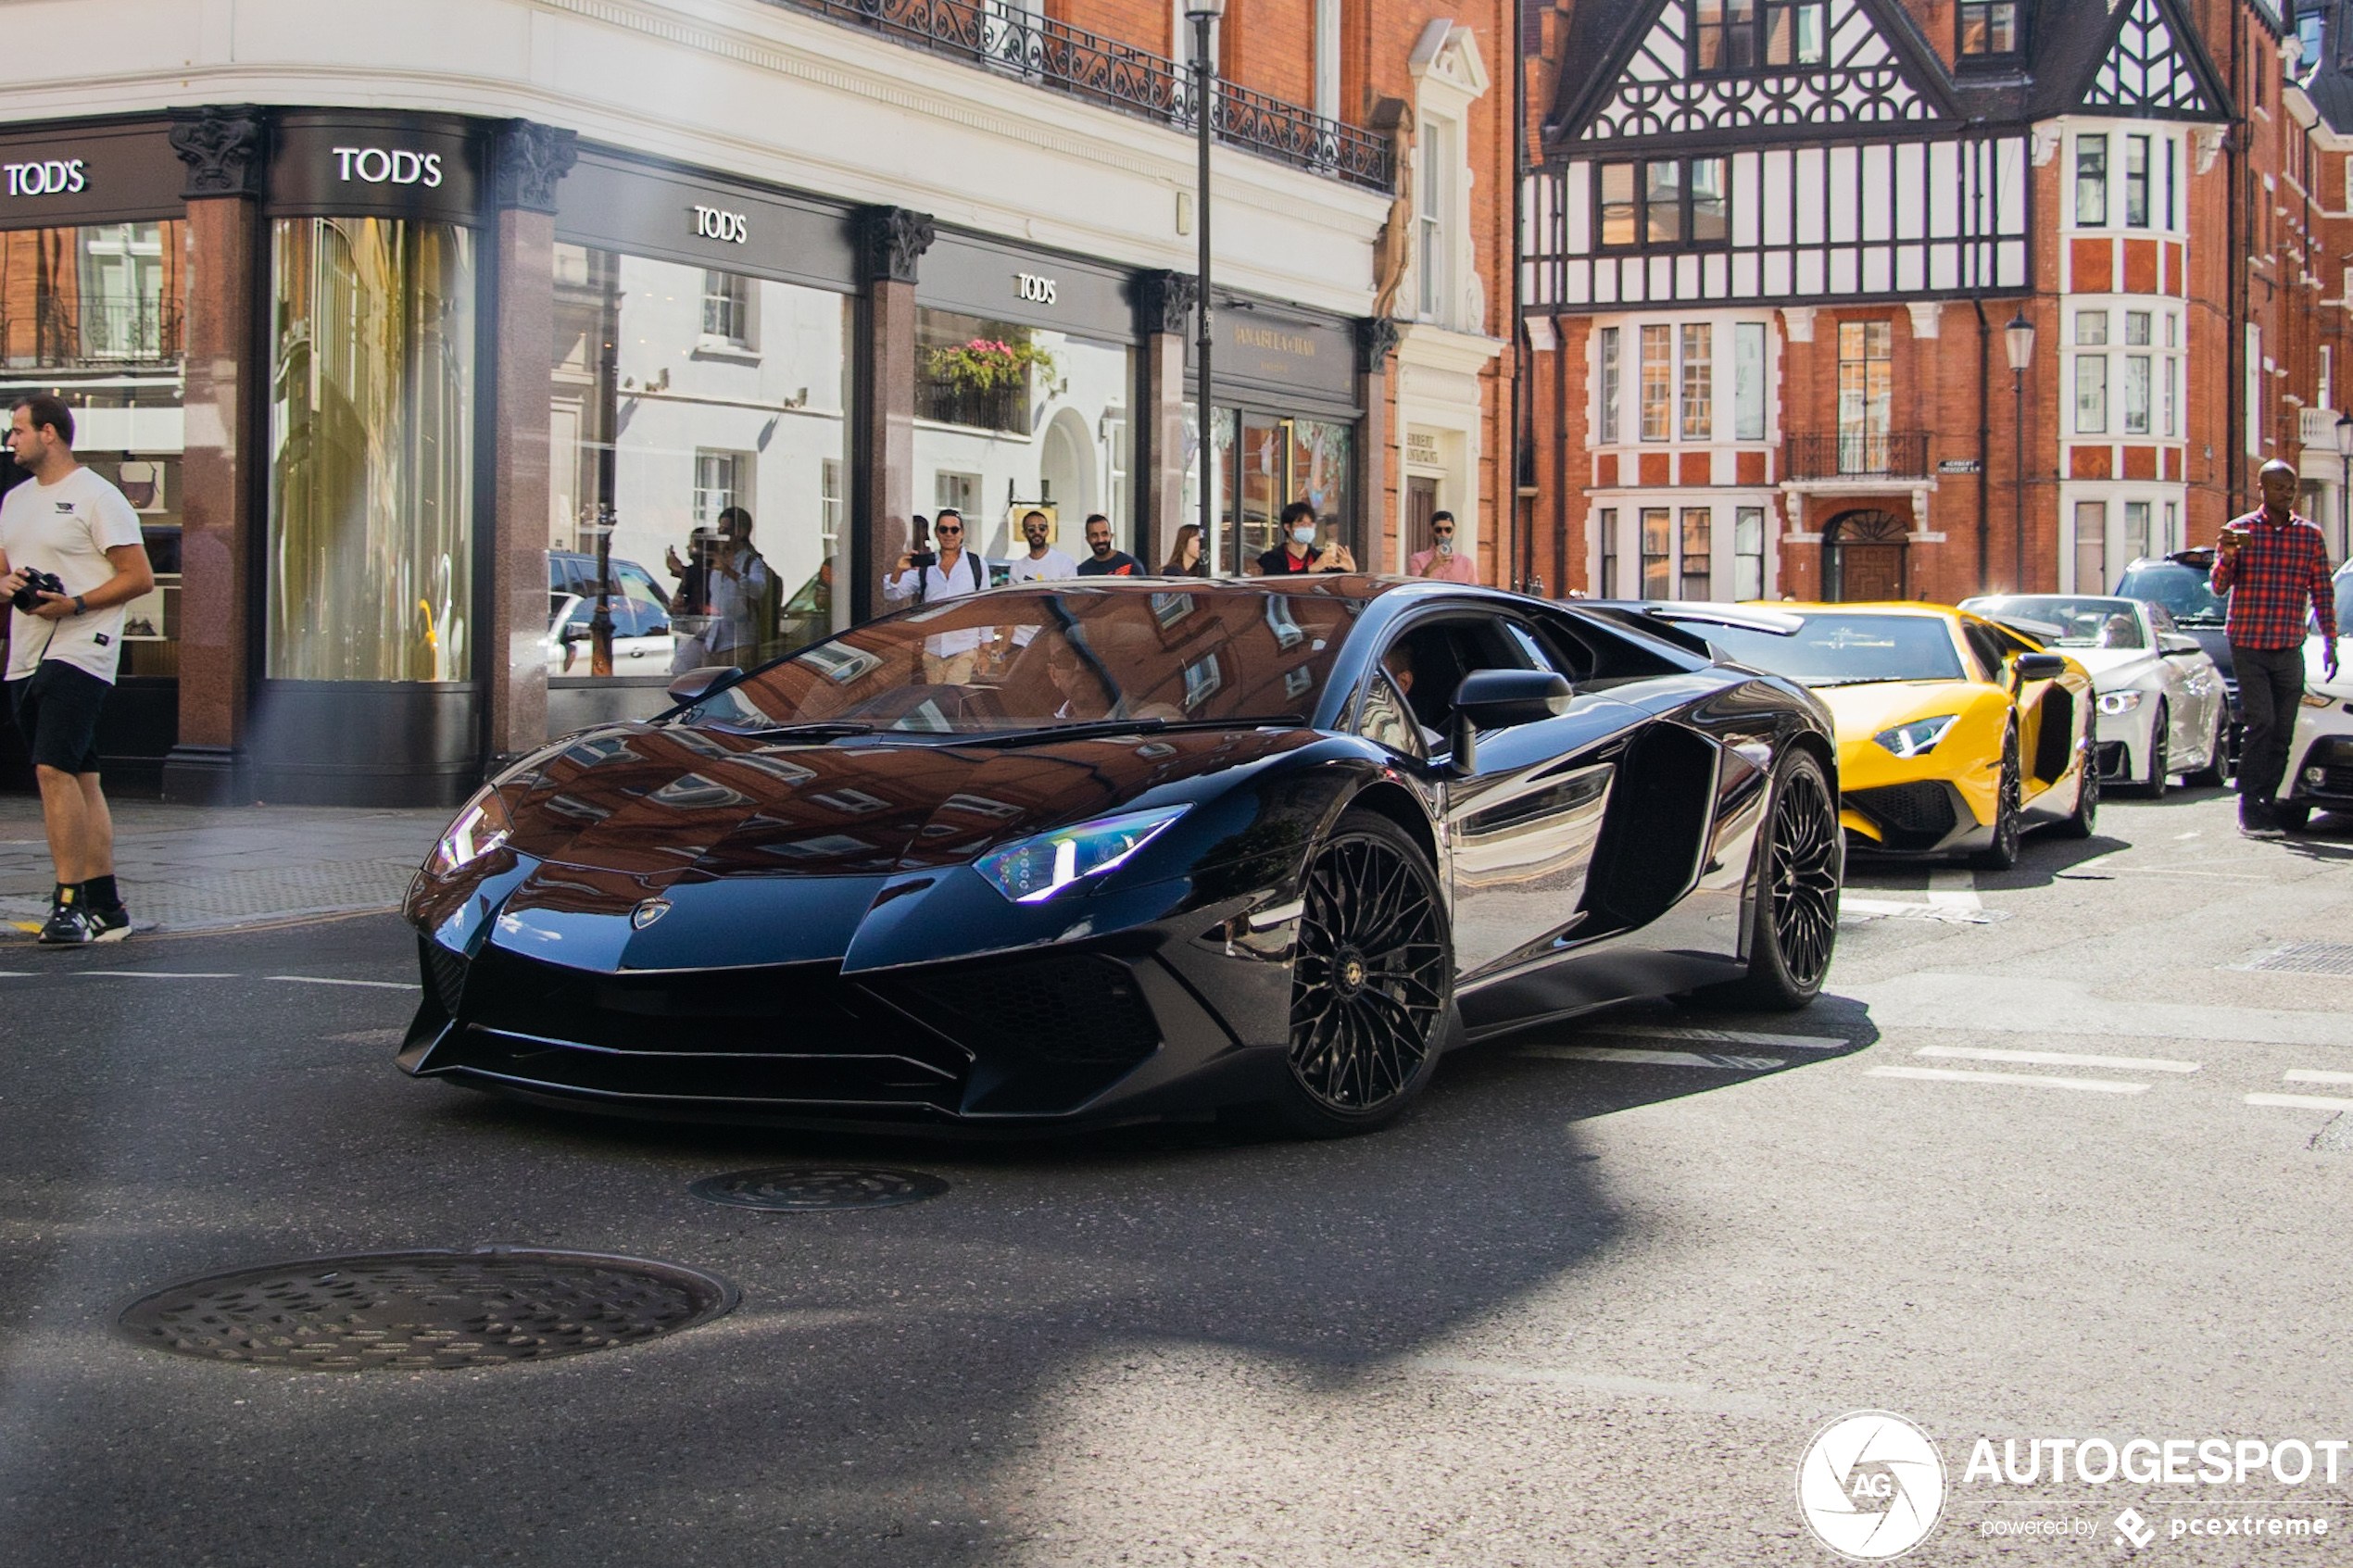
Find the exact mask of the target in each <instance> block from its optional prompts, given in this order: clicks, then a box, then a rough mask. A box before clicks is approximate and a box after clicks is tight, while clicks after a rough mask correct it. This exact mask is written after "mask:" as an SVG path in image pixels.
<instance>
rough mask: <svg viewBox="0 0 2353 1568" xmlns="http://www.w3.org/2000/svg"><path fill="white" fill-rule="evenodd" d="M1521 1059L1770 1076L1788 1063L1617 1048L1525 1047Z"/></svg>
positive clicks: (1769, 1058) (1776, 1059)
mask: <svg viewBox="0 0 2353 1568" xmlns="http://www.w3.org/2000/svg"><path fill="white" fill-rule="evenodd" d="M1516 1054H1517V1055H1520V1056H1538V1057H1550V1058H1552V1059H1554V1060H1560V1061H1616V1062H1623V1063H1629V1064H1631V1065H1634V1066H1638V1067H1712V1068H1715V1069H1717V1070H1718V1071H1719V1072H1724V1073H1769V1072H1771V1071H1772V1070H1773V1069H1774V1068H1776V1067H1787V1066H1788V1065H1789V1063H1788V1062H1787V1061H1786V1060H1783V1059H1781V1058H1780V1057H1778V1056H1719V1055H1717V1054H1715V1053H1713V1052H1704V1051H1645V1050H1629V1049H1627V1048H1625V1047H1619V1046H1527V1047H1522V1048H1521V1049H1520V1050H1519V1051H1518V1052H1517V1053H1516Z"/></svg>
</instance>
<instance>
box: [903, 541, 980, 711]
mask: <svg viewBox="0 0 2353 1568" xmlns="http://www.w3.org/2000/svg"><path fill="white" fill-rule="evenodd" d="M931 532H932V536H933V537H934V538H936V539H937V540H938V541H939V548H938V549H937V551H932V550H910V551H908V552H907V553H906V554H905V555H902V556H900V558H899V571H898V574H897V575H896V576H891V577H886V578H884V579H883V597H884V599H885V600H887V601H888V602H889V603H891V604H905V603H906V602H907V601H908V600H909V599H912V600H914V601H915V602H916V603H918V604H932V603H935V602H937V601H938V600H940V599H952V598H954V597H956V596H958V595H960V594H977V593H979V592H980V591H981V590H982V589H984V588H986V587H988V562H987V561H985V560H983V559H982V558H980V557H979V556H977V555H975V554H974V553H973V552H971V551H970V550H967V549H965V548H964V519H963V513H961V512H959V511H957V510H955V509H954V508H945V509H943V510H942V511H941V512H940V514H939V515H938V516H937V518H935V519H933V520H932V525H931ZM980 643H981V637H980V628H978V627H977V626H967V627H963V628H960V629H959V630H957V631H953V632H935V633H932V634H931V635H930V636H928V637H925V639H924V684H925V685H928V686H961V685H963V684H966V683H968V682H970V681H971V680H972V678H973V673H974V671H975V669H977V668H978V666H979V663H980Z"/></svg>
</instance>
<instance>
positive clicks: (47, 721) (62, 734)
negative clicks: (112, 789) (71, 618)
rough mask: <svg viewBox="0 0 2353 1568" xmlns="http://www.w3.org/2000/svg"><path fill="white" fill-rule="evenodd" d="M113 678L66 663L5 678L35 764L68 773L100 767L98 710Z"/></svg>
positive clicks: (92, 771)
mask: <svg viewBox="0 0 2353 1568" xmlns="http://www.w3.org/2000/svg"><path fill="white" fill-rule="evenodd" d="M113 690H114V684H113V683H112V682H108V681H101V680H100V679H98V677H97V676H95V675H93V674H91V673H90V671H87V670H79V669H76V668H75V667H74V666H72V665H70V664H65V663H60V662H52V663H47V664H44V665H42V666H41V667H40V668H39V669H37V670H35V671H33V672H32V673H31V674H30V675H28V676H26V677H25V678H24V679H23V680H21V681H10V682H9V683H8V702H9V706H10V707H12V708H13V709H15V710H16V715H17V728H18V729H19V730H21V731H23V732H24V740H25V745H26V746H28V747H29V748H31V752H32V760H33V762H34V764H35V765H36V766H40V767H49V768H56V769H57V770H58V771H62V772H68V773H94V772H96V771H98V715H99V713H100V712H101V711H102V710H103V709H105V708H106V706H107V693H109V692H111V691H113Z"/></svg>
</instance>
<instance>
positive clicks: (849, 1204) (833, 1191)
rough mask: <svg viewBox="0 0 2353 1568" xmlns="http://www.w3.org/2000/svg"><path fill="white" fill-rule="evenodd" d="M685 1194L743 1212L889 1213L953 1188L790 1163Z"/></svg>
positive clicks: (917, 1176)
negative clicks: (885, 1211)
mask: <svg viewBox="0 0 2353 1568" xmlns="http://www.w3.org/2000/svg"><path fill="white" fill-rule="evenodd" d="M686 1190H687V1191H689V1192H691V1193H693V1194H694V1195H695V1196H696V1197H697V1198H709V1199H710V1200H711V1202H713V1203H732V1204H734V1205H735V1206H736V1207H737V1208H738V1209H786V1210H815V1209H888V1208H890V1207H892V1206H893V1205H894V1204H900V1203H920V1202H922V1201H923V1200H924V1199H925V1198H937V1197H938V1196H939V1195H940V1194H941V1193H943V1192H946V1191H947V1190H948V1184H947V1183H946V1182H943V1181H941V1180H940V1179H939V1178H938V1177H937V1176H931V1175H925V1173H923V1172H921V1171H877V1170H864V1169H860V1168H857V1167H853V1166H830V1165H791V1166H786V1167H783V1168H781V1169H778V1170H774V1171H737V1172H735V1173H733V1174H730V1175H724V1176H708V1177H705V1178H704V1179H703V1180H701V1181H699V1182H697V1183H696V1184H695V1185H693V1186H691V1187H689V1188H687V1189H686Z"/></svg>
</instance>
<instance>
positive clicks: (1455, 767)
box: [1446, 708, 1478, 779]
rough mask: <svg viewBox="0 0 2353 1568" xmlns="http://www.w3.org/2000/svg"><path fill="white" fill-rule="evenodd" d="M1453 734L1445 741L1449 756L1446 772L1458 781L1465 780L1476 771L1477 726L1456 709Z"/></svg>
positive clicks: (1467, 715)
mask: <svg viewBox="0 0 2353 1568" xmlns="http://www.w3.org/2000/svg"><path fill="white" fill-rule="evenodd" d="M1453 732H1454V733H1453V734H1452V735H1451V736H1449V737H1448V741H1447V744H1448V746H1449V748H1450V754H1449V755H1448V757H1447V759H1446V771H1448V772H1450V773H1452V774H1453V775H1454V776H1455V777H1456V778H1458V779H1466V778H1468V777H1470V776H1471V775H1472V774H1473V773H1476V772H1478V725H1476V724H1474V723H1472V722H1471V717H1470V715H1469V714H1467V713H1466V712H1464V711H1463V710H1462V709H1459V708H1457V709H1454V722H1453Z"/></svg>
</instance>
